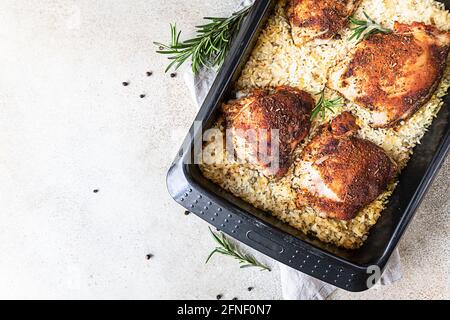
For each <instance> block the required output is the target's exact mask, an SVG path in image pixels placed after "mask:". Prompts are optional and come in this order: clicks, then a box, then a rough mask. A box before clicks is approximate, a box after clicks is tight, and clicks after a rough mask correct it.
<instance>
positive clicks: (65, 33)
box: [0, 0, 450, 299]
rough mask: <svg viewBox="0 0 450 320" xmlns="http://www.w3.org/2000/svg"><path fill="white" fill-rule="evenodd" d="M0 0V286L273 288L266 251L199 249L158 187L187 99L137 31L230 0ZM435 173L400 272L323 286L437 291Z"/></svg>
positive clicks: (188, 220) (443, 178)
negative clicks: (244, 256)
mask: <svg viewBox="0 0 450 320" xmlns="http://www.w3.org/2000/svg"><path fill="white" fill-rule="evenodd" d="M1 2H2V10H1V11H0V21H1V25H2V28H1V29H0V47H1V48H0V49H1V50H0V70H2V72H1V74H0V132H1V134H0V147H1V158H0V181H1V184H0V298H176V299H178V298H193V299H198V298H204V299H214V298H215V296H216V295H217V294H219V293H221V294H223V295H224V298H225V299H231V298H233V297H235V296H236V297H239V298H241V299H244V298H250V299H279V298H281V293H280V287H279V274H278V269H277V268H276V267H275V268H274V271H273V272H271V273H267V272H259V271H257V270H252V269H246V270H240V269H239V268H238V264H237V263H236V262H235V261H233V260H230V259H228V258H225V257H219V256H218V257H215V258H213V259H212V262H211V264H208V265H205V264H204V260H205V258H206V256H207V255H208V253H209V252H210V250H211V249H212V248H213V247H214V243H213V242H212V240H211V238H210V236H209V234H208V232H207V225H206V224H205V223H203V222H201V221H200V220H199V219H197V218H196V217H195V216H192V215H190V216H184V215H183V212H184V210H183V209H182V208H180V207H179V206H178V205H176V204H175V203H174V202H173V201H172V200H171V199H170V197H169V196H168V194H167V192H166V189H165V173H166V170H167V168H168V166H169V164H170V162H171V160H172V158H173V156H174V154H175V152H176V150H177V148H178V146H179V142H180V139H181V138H182V137H183V136H184V134H185V132H186V130H187V128H188V126H189V125H190V123H191V121H192V119H193V118H194V116H195V113H196V107H195V105H194V104H193V103H192V102H191V97H190V96H189V92H188V90H187V88H186V87H185V85H184V83H183V80H182V77H181V75H180V74H178V76H177V77H175V78H170V77H169V76H168V75H166V74H164V73H163V70H164V67H165V65H166V63H167V61H166V60H165V59H164V58H163V57H160V56H158V55H156V54H155V53H154V49H155V48H154V46H153V45H152V41H155V40H159V41H166V40H167V39H168V33H169V26H168V25H169V22H174V21H176V22H177V24H178V26H179V27H180V29H181V30H183V31H185V35H191V34H192V33H191V32H192V26H193V25H195V24H198V23H199V22H201V17H202V16H205V15H223V14H229V13H230V12H231V11H232V9H233V8H234V7H235V4H236V2H237V1H235V0H229V1H218V0H211V1H205V0H189V1H186V0H178V1H155V0H76V1H75V0H59V1H57V0H53V1H52V0H42V1H25V0H2V1H1ZM146 71H153V76H151V77H146V75H145V73H146ZM122 81H129V82H130V85H129V86H128V87H123V86H122V85H121V83H122ZM140 94H146V95H147V96H146V97H145V98H144V99H140V98H139V95H140ZM449 177H450V161H449V160H447V161H446V163H445V165H444V166H443V168H442V169H441V171H440V173H439V175H438V177H437V179H436V181H435V183H434V184H433V186H432V188H431V190H430V192H429V193H428V195H427V197H426V199H425V201H424V203H423V204H422V206H421V209H420V210H419V212H418V213H417V216H416V218H415V219H414V221H413V222H412V224H411V226H410V228H409V230H408V232H407V233H406V235H405V237H404V238H403V240H402V242H401V245H400V249H401V254H402V258H403V263H404V278H403V279H402V280H401V281H400V282H398V283H397V284H395V285H393V286H390V287H378V288H374V289H372V290H370V291H368V292H364V293H360V294H350V293H346V292H343V291H339V292H338V293H336V294H335V295H334V296H333V298H336V299H341V298H352V299H369V298H376V299H389V298H423V299H437V298H447V299H448V298H450V288H449V284H450V276H449V273H448V270H450V249H449V248H450V237H449V233H450V232H449V231H450V223H449V222H450V221H449V211H450V197H449V194H450V186H449V185H450V184H449ZM94 189H98V190H99V192H98V193H94V192H93V190H94ZM149 253H151V254H153V255H154V257H153V258H152V259H150V260H147V259H146V255H147V254H149ZM248 286H253V287H255V289H254V290H253V291H252V292H248V291H247V290H246V288H247V287H248Z"/></svg>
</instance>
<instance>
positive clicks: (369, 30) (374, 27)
mask: <svg viewBox="0 0 450 320" xmlns="http://www.w3.org/2000/svg"><path fill="white" fill-rule="evenodd" d="M364 16H365V17H366V19H367V20H358V19H355V18H353V17H350V21H351V23H352V24H354V25H355V27H353V28H350V30H352V31H353V33H352V35H351V36H350V38H349V40H353V39H356V40H360V38H361V37H362V38H363V39H367V37H369V36H370V35H371V34H377V33H384V34H388V33H391V32H392V30H391V29H387V28H384V27H382V26H381V25H380V24H378V23H376V22H375V21H374V20H373V19H372V18H370V17H369V15H368V14H367V13H366V12H365V11H364Z"/></svg>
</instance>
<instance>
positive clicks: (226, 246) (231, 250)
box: [205, 228, 271, 271]
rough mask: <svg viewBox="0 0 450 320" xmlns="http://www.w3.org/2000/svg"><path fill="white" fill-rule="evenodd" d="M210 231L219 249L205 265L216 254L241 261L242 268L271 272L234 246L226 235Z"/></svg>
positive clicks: (210, 255)
mask: <svg viewBox="0 0 450 320" xmlns="http://www.w3.org/2000/svg"><path fill="white" fill-rule="evenodd" d="M209 231H210V232H211V234H212V236H213V238H214V240H215V241H216V242H217V243H218V244H219V247H216V248H215V249H214V250H213V251H212V252H211V253H210V254H209V256H208V258H207V259H206V262H205V263H208V261H209V260H210V259H211V257H212V256H213V255H214V254H215V253H220V254H223V255H226V256H231V257H233V258H235V259H237V260H239V263H240V264H241V268H249V267H257V268H260V269H261V271H262V270H267V271H271V270H270V268H269V267H268V266H266V265H264V264H262V263H260V262H259V261H258V260H256V259H255V257H253V256H251V255H249V254H245V253H242V252H241V251H240V250H239V249H238V248H237V247H236V246H235V245H233V244H232V243H231V242H230V241H229V240H228V238H227V237H225V235H224V234H223V233H222V232H220V234H216V233H214V232H213V231H212V230H211V228H209Z"/></svg>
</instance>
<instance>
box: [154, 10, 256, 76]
mask: <svg viewBox="0 0 450 320" xmlns="http://www.w3.org/2000/svg"><path fill="white" fill-rule="evenodd" d="M250 9H251V6H248V7H245V8H243V9H242V10H240V11H238V12H235V13H233V14H232V15H231V16H230V17H228V18H217V17H205V18H204V19H205V20H208V23H206V24H203V25H200V26H196V28H197V35H196V37H194V38H192V39H189V40H185V41H183V42H180V34H181V31H178V30H177V28H176V25H175V24H174V25H172V24H171V25H170V31H171V43H170V44H168V45H166V44H162V43H159V42H154V44H155V45H157V46H158V47H159V50H157V51H156V52H157V53H160V54H165V55H169V57H168V58H169V60H172V62H171V63H170V64H169V65H168V66H167V68H166V72H167V71H169V70H170V69H171V68H172V67H174V68H175V70H176V69H178V68H179V67H180V66H181V65H182V64H183V63H184V62H186V60H187V59H189V58H191V60H192V71H193V72H194V73H198V71H199V70H200V68H201V67H220V66H221V65H222V63H223V61H224V60H225V57H226V55H227V53H228V51H229V50H230V47H231V41H232V40H233V38H234V36H235V35H236V34H237V31H238V30H239V28H240V26H241V24H242V20H243V19H244V17H245V16H246V15H247V14H248V13H249V11H250Z"/></svg>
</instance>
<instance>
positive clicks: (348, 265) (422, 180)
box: [167, 0, 450, 291]
mask: <svg viewBox="0 0 450 320" xmlns="http://www.w3.org/2000/svg"><path fill="white" fill-rule="evenodd" d="M275 2H276V0H256V3H255V5H254V7H253V9H252V11H251V12H250V13H249V15H248V17H247V18H246V19H245V21H244V22H243V25H242V27H241V30H240V32H239V34H238V35H237V38H236V39H235V42H234V45H233V47H232V48H231V51H230V53H229V55H228V58H227V59H226V61H225V63H224V66H223V67H222V69H221V71H220V73H219V74H218V76H217V78H216V80H215V82H214V84H213V86H212V88H211V90H210V91H209V94H208V96H207V97H206V99H205V101H204V103H203V106H202V108H201V109H200V111H199V113H198V115H197V117H196V120H197V121H202V123H203V128H209V127H210V126H211V125H212V123H213V122H214V121H215V119H216V117H217V114H218V110H219V107H220V104H221V102H222V101H224V100H226V99H227V98H228V95H229V93H230V89H231V87H232V84H233V82H234V81H235V80H236V79H237V77H238V76H239V73H240V70H241V67H242V66H243V64H244V63H245V61H246V60H247V57H248V54H249V53H250V51H251V49H252V47H253V44H254V42H255V40H256V38H257V36H258V32H259V30H260V29H261V28H262V27H263V26H264V22H265V20H266V18H267V17H268V15H269V14H270V13H271V9H272V7H273V5H274V4H275ZM449 4H450V1H448V0H447V1H445V5H446V7H447V8H448V7H449ZM444 103H445V104H444V106H443V107H442V109H441V111H440V112H439V114H438V116H437V118H436V119H435V120H434V122H433V124H432V125H431V126H430V128H429V130H428V132H427V133H426V135H425V136H424V138H423V139H422V143H421V144H419V145H418V146H417V147H416V148H415V150H414V155H413V156H412V158H411V160H410V162H409V163H408V166H407V167H406V169H405V170H404V171H403V172H402V174H401V176H400V183H399V185H398V186H397V188H396V190H395V192H394V194H393V195H392V197H391V198H390V201H389V204H388V206H387V208H386V209H385V210H384V211H383V214H382V215H381V217H380V218H379V220H378V222H377V224H376V225H375V226H373V228H372V229H371V231H370V235H369V237H368V239H367V240H366V242H365V244H364V245H363V246H362V247H361V248H360V249H358V250H346V249H342V248H337V247H336V246H333V245H329V244H325V243H323V242H320V241H319V240H316V239H314V238H311V237H308V236H307V235H305V234H303V233H302V232H300V231H298V230H296V229H294V228H292V227H290V226H289V225H287V224H285V223H283V222H281V221H280V220H278V219H277V218H275V217H273V216H271V215H270V214H268V213H265V212H263V211H261V210H258V209H256V208H255V207H253V206H252V205H250V204H248V203H246V202H244V201H243V200H241V199H239V198H237V197H235V196H233V195H232V194H230V193H229V192H227V191H225V190H223V189H221V188H220V187H219V186H217V185H216V184H214V183H212V182H211V181H209V180H207V179H206V178H204V177H203V175H202V174H201V172H200V169H199V168H198V166H197V165H195V164H188V163H191V161H189V160H191V154H192V152H191V150H192V148H193V144H194V137H196V136H198V135H201V134H202V132H201V130H200V129H198V128H196V127H195V126H194V125H193V126H192V127H191V129H190V131H189V135H188V136H187V137H186V139H185V141H184V144H183V146H184V148H183V147H182V148H181V149H180V152H179V154H178V156H177V158H176V159H175V161H174V162H173V164H172V166H171V168H170V169H169V172H168V175H167V185H168V190H169V192H170V194H171V196H172V197H173V198H174V199H175V200H176V201H177V202H178V203H179V204H181V205H182V206H183V207H185V208H186V209H187V210H189V211H191V212H193V213H195V214H196V215H198V216H199V217H201V218H202V219H204V220H206V221H207V222H208V223H210V224H212V225H213V226H214V227H216V228H218V229H220V230H221V231H223V232H224V233H226V234H228V235H230V236H231V237H233V238H235V239H237V240H239V241H241V242H243V243H245V244H247V245H248V246H250V247H252V248H254V249H256V250H258V251H260V252H262V253H264V254H266V255H268V256H270V257H272V258H273V259H275V260H277V261H280V262H282V263H284V264H286V265H288V266H290V267H292V268H294V269H297V270H300V271H302V272H304V273H306V274H308V275H310V276H313V277H315V278H318V279H320V280H323V281H325V282H328V283H330V284H333V285H335V286H337V287H340V288H342V289H345V290H348V291H363V290H367V289H368V286H367V284H366V282H367V279H368V277H369V276H370V275H371V274H372V273H371V271H370V270H372V269H368V267H369V266H378V267H379V268H380V270H383V269H384V267H385V265H386V263H387V261H388V259H389V257H390V256H391V254H392V252H393V250H394V249H395V247H396V246H397V244H398V242H399V240H400V238H401V237H402V235H403V233H404V231H405V230H406V227H407V226H408V224H409V222H410V221H411V219H412V218H413V216H414V213H415V211H416V209H417V208H418V206H419V205H420V202H421V200H422V199H423V197H424V195H425V193H426V191H427V189H428V187H429V186H430V184H431V182H432V180H433V178H434V176H435V175H436V173H437V171H438V170H439V168H440V166H441V165H442V163H443V161H444V159H445V157H446V155H447V153H448V150H449V148H450V110H449V108H448V106H449V104H450V99H449V96H448V95H447V96H446V97H445V101H444ZM200 141H201V140H200Z"/></svg>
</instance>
